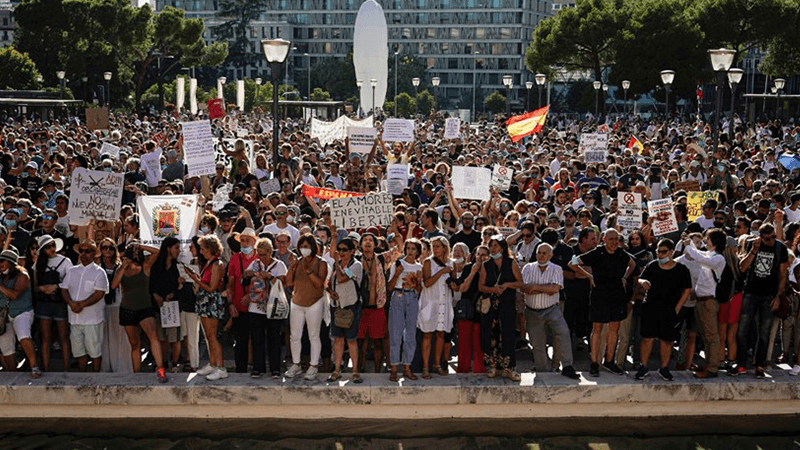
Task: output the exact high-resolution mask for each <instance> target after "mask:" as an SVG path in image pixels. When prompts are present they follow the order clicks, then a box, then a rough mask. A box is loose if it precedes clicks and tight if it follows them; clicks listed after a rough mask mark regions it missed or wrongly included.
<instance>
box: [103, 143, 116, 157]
mask: <svg viewBox="0 0 800 450" xmlns="http://www.w3.org/2000/svg"><path fill="white" fill-rule="evenodd" d="M104 153H107V154H109V155H111V157H112V158H114V159H119V147H117V146H116V145H113V144H109V143H108V142H103V146H102V147H100V154H101V155H102V154H104Z"/></svg>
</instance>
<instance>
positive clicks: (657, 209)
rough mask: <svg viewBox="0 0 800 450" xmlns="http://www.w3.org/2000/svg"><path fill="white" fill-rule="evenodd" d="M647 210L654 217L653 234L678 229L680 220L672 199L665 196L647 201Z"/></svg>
mask: <svg viewBox="0 0 800 450" xmlns="http://www.w3.org/2000/svg"><path fill="white" fill-rule="evenodd" d="M647 210H648V213H649V214H650V216H651V217H653V234H654V235H655V236H662V235H665V234H667V233H674V232H676V231H678V220H677V219H676V218H675V210H673V209H672V200H670V199H668V198H664V199H661V200H653V201H649V202H647Z"/></svg>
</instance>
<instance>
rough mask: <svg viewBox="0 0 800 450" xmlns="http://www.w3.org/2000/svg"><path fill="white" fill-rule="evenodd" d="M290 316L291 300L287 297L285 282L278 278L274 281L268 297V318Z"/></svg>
mask: <svg viewBox="0 0 800 450" xmlns="http://www.w3.org/2000/svg"><path fill="white" fill-rule="evenodd" d="M287 317H289V301H288V300H287V299H286V291H285V290H284V289H283V283H281V280H280V279H276V280H275V282H274V283H272V288H271V289H270V290H269V297H268V298H267V319H286V318H287Z"/></svg>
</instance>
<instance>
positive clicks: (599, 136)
mask: <svg viewBox="0 0 800 450" xmlns="http://www.w3.org/2000/svg"><path fill="white" fill-rule="evenodd" d="M607 145H608V134H607V133H583V134H581V140H580V143H579V144H578V151H579V152H580V153H586V152H587V151H606V147H607Z"/></svg>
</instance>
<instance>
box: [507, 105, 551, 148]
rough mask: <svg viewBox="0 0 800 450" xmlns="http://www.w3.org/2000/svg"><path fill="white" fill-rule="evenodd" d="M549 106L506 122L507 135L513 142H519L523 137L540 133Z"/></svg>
mask: <svg viewBox="0 0 800 450" xmlns="http://www.w3.org/2000/svg"><path fill="white" fill-rule="evenodd" d="M549 110H550V105H547V106H545V107H544V108H539V109H537V110H536V111H533V112H529V113H527V114H522V115H519V116H514V117H512V118H510V119H508V120H507V121H506V126H507V127H508V135H509V136H511V140H512V141H513V142H519V141H521V140H522V138H524V137H525V136H530V135H532V134H536V133H538V132H540V131H542V127H543V126H544V121H545V120H547V112H548V111H549Z"/></svg>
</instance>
